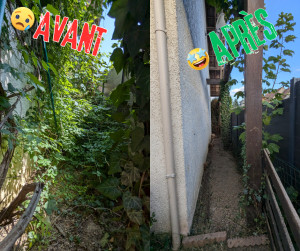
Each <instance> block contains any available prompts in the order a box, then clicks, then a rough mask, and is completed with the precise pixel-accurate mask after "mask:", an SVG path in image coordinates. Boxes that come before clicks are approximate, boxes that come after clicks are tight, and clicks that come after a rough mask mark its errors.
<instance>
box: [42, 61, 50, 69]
mask: <svg viewBox="0 0 300 251" xmlns="http://www.w3.org/2000/svg"><path fill="white" fill-rule="evenodd" d="M42 66H43V67H44V69H45V71H46V72H48V69H49V67H48V65H47V63H46V62H45V61H44V60H42Z"/></svg>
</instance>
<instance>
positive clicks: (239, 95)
mask: <svg viewBox="0 0 300 251" xmlns="http://www.w3.org/2000/svg"><path fill="white" fill-rule="evenodd" d="M244 96H245V94H244V92H243V91H238V92H236V93H235V94H234V97H236V98H237V99H238V98H240V97H241V98H244Z"/></svg>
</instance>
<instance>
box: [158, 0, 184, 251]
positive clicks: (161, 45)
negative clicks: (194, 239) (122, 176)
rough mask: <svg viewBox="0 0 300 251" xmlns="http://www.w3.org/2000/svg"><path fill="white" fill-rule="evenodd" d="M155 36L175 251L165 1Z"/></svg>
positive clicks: (176, 232) (175, 205) (160, 0)
mask: <svg viewBox="0 0 300 251" xmlns="http://www.w3.org/2000/svg"><path fill="white" fill-rule="evenodd" d="M154 14H155V25H156V27H155V34H156V42H157V56H158V69H159V84H160V102H161V109H162V122H163V134H164V148H165V155H166V178H167V183H168V193H169V207H170V218H171V228H172V243H173V250H178V249H179V248H180V227H179V217H178V203H177V193H176V179H175V161H174V147H173V132H172V131H173V130H172V120H171V101H170V81H169V64H168V53H167V52H168V48H167V35H166V23H165V8H164V1H163V0H154Z"/></svg>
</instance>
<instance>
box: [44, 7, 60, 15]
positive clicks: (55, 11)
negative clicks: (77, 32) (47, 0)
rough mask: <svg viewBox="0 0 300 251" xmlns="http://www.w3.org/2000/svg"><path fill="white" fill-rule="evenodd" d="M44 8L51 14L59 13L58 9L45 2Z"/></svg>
mask: <svg viewBox="0 0 300 251" xmlns="http://www.w3.org/2000/svg"><path fill="white" fill-rule="evenodd" d="M46 9H47V10H49V11H50V12H51V13H52V14H53V15H59V11H58V10H57V9H55V8H54V7H53V6H52V5H51V4H47V7H46Z"/></svg>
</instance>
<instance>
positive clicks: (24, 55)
mask: <svg viewBox="0 0 300 251" xmlns="http://www.w3.org/2000/svg"><path fill="white" fill-rule="evenodd" d="M22 56H23V58H24V61H25V64H27V63H28V59H29V56H28V54H27V52H26V51H22Z"/></svg>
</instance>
